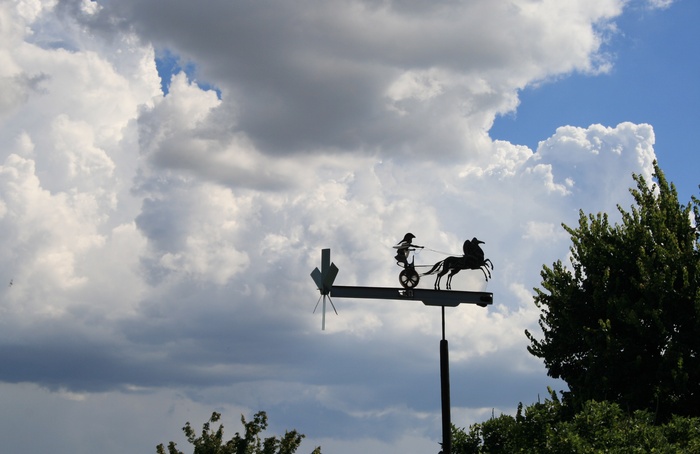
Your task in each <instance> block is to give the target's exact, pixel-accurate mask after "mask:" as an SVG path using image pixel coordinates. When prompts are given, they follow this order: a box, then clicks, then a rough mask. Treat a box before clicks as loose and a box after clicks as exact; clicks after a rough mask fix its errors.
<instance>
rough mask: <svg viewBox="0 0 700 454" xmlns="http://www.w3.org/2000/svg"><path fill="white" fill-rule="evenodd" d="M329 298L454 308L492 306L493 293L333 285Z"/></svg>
mask: <svg viewBox="0 0 700 454" xmlns="http://www.w3.org/2000/svg"><path fill="white" fill-rule="evenodd" d="M330 294H331V296H332V297H335V298H367V299H379V300H409V301H422V302H423V304H425V305H426V306H448V307H455V306H459V305H460V304H463V303H464V304H476V305H479V306H481V307H486V306H488V305H489V304H493V293H489V292H463V291H457V290H429V289H423V288H413V289H407V288H392V287H347V286H342V285H334V286H333V287H332V288H331V293H330Z"/></svg>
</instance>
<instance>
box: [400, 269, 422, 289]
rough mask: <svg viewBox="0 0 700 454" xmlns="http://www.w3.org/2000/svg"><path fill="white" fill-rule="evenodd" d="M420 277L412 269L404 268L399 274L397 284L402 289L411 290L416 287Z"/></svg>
mask: <svg viewBox="0 0 700 454" xmlns="http://www.w3.org/2000/svg"><path fill="white" fill-rule="evenodd" d="M418 281H420V276H419V275H418V273H417V272H416V270H415V269H414V268H406V269H404V270H403V271H401V273H399V282H401V286H402V287H403V288H413V287H415V286H416V285H418Z"/></svg>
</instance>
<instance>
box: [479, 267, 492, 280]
mask: <svg viewBox="0 0 700 454" xmlns="http://www.w3.org/2000/svg"><path fill="white" fill-rule="evenodd" d="M479 269H480V270H481V272H482V273H484V279H486V282H488V281H489V277H491V273H489V274H488V275H486V272H487V271H488V268H487V269H484V267H481V268H479Z"/></svg>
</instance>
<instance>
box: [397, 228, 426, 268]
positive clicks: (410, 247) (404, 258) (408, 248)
mask: <svg viewBox="0 0 700 454" xmlns="http://www.w3.org/2000/svg"><path fill="white" fill-rule="evenodd" d="M415 237H416V236H415V235H414V234H412V233H410V232H409V233H407V234H406V235H404V237H403V240H401V241H399V242H398V243H396V246H394V248H395V249H396V255H395V256H394V259H395V260H396V263H397V265H400V266H403V267H404V268H407V267H409V266H412V265H413V261H411V263H410V264H409V263H408V255H409V253H411V252H413V251H415V250H416V249H423V246H418V245H417V244H413V239H414V238H415Z"/></svg>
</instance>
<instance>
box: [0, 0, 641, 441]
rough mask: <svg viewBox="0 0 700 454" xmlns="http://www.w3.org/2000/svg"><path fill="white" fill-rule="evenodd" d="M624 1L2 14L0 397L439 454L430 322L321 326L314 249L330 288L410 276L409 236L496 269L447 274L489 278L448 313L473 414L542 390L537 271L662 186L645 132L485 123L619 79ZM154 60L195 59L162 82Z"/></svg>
mask: <svg viewBox="0 0 700 454" xmlns="http://www.w3.org/2000/svg"><path fill="white" fill-rule="evenodd" d="M623 5H624V2H621V1H613V0H609V1H602V2H593V3H592V2H585V1H580V2H568V3H567V4H566V5H563V4H562V3H561V2H557V1H554V0H552V1H543V2H536V3H533V2H528V1H516V2H510V3H509V4H508V5H504V4H502V3H500V2H490V1H486V0H478V1H471V2H466V3H459V4H457V3H454V2H438V3H433V4H431V6H430V8H427V7H426V5H425V4H422V3H419V2H372V1H332V2H322V3H318V2H311V1H307V2H302V3H295V4H292V3H289V2H274V1H264V2H260V1H256V2H235V3H232V2H223V1H216V2H210V3H209V4H208V5H207V7H206V8H202V6H201V5H199V4H195V3H193V2H186V1H177V2H167V4H166V3H164V2H160V1H156V0H148V1H138V2H135V1H131V0H125V1H119V2H87V1H77V0H61V1H17V2H14V3H11V4H10V3H3V4H1V5H0V21H1V22H2V23H3V24H8V26H7V27H2V31H0V33H2V34H3V40H2V44H0V46H2V48H0V61H2V62H3V65H0V71H2V73H0V77H3V78H4V79H3V80H4V81H7V83H6V84H5V83H3V84H2V85H1V86H0V87H2V88H0V145H2V146H1V147H0V153H1V154H0V229H1V231H2V232H3V235H2V237H1V238H0V251H2V256H3V257H5V258H6V260H4V261H3V262H2V263H0V278H1V279H4V280H5V281H6V282H9V281H10V280H12V282H13V285H12V286H7V287H5V288H2V287H0V298H1V300H0V301H2V303H1V305H0V314H1V315H2V317H0V328H2V330H0V331H2V333H3V334H2V339H1V341H0V358H2V360H3V363H4V364H6V365H7V366H8V367H4V368H3V370H2V371H0V380H2V381H3V382H4V383H3V384H2V385H1V386H0V399H2V400H3V401H6V402H13V397H12V393H13V392H14V391H15V390H19V391H21V395H22V396H28V397H27V400H28V401H29V402H28V405H29V406H38V405H39V403H40V402H49V403H50V405H49V410H48V411H49V412H51V413H52V414H59V413H63V412H64V410H65V409H66V408H68V407H70V408H71V409H72V411H74V412H75V413H74V414H76V415H77V417H79V418H88V419H89V418H90V416H89V415H91V414H92V413H91V411H92V410H94V409H95V408H99V407H100V406H101V405H108V406H109V407H110V408H115V415H113V416H111V417H110V420H112V419H111V418H114V419H117V420H119V421H118V422H117V423H118V424H124V425H125V427H126V426H128V427H133V421H135V420H137V419H139V418H133V417H127V416H125V415H129V414H132V415H133V414H141V415H143V414H144V413H142V411H143V410H144V408H147V409H148V411H147V412H146V414H147V415H150V416H152V417H153V418H154V419H158V418H159V417H160V416H163V415H166V414H167V415H169V416H168V418H167V421H168V422H169V423H170V422H172V421H173V420H174V419H178V418H179V419H178V421H176V422H174V423H173V424H171V425H170V426H169V429H173V428H174V429H175V430H176V428H177V427H179V426H180V425H181V424H182V423H183V422H184V421H185V420H190V421H192V422H193V423H196V422H197V421H200V420H201V421H203V420H204V419H205V418H206V410H205V408H207V407H215V408H222V407H223V408H225V409H228V410H232V411H234V412H239V411H246V412H247V411H254V410H259V409H265V410H268V411H269V412H270V414H271V420H272V421H273V423H275V424H280V429H282V430H283V429H285V428H291V427H296V428H298V429H299V430H301V431H302V432H305V433H307V434H308V435H310V437H311V438H312V439H314V440H320V441H321V442H322V443H323V444H324V446H330V447H333V448H334V449H335V448H337V451H334V452H358V451H362V450H363V449H364V447H366V448H367V449H372V450H375V452H380V451H382V452H383V451H385V450H386V446H387V443H390V442H391V443H393V445H409V444H410V445H411V446H415V445H416V444H422V445H424V446H428V445H434V443H436V441H435V440H438V439H439V426H440V425H439V420H438V417H439V416H438V415H439V411H438V405H439V390H438V388H437V385H438V383H439V381H438V379H437V376H438V375H437V374H438V368H437V352H438V339H439V333H440V328H441V326H440V325H441V321H440V316H439V311H437V310H435V308H430V307H425V306H423V305H420V304H418V303H415V304H414V303H407V302H405V301H393V302H391V301H354V300H334V304H335V305H336V307H337V309H338V312H339V314H340V315H339V316H337V317H336V316H335V314H331V313H330V309H329V313H328V314H327V317H328V320H327V326H328V329H327V332H320V314H318V313H316V314H312V313H311V312H312V310H313V306H314V304H315V303H316V300H317V298H318V294H317V292H316V291H315V289H314V285H313V282H312V281H311V279H310V277H309V272H310V271H311V270H312V269H313V268H314V267H316V266H319V260H320V254H319V250H320V249H321V248H324V247H330V248H331V249H332V260H333V261H334V262H335V263H336V265H338V267H339V268H340V274H339V276H338V278H337V281H336V282H337V283H338V284H341V285H377V286H396V285H397V284H398V282H397V275H398V271H399V268H398V267H396V266H395V265H394V262H393V260H392V257H393V253H394V252H393V251H394V250H393V249H392V246H393V245H394V244H395V243H396V242H397V241H398V240H399V239H400V238H401V237H402V236H403V234H404V233H406V232H408V231H411V232H413V233H414V234H415V235H416V236H417V240H416V242H417V243H418V244H423V245H425V246H426V249H425V250H423V251H422V252H420V254H419V255H418V256H417V257H416V263H419V264H421V265H432V264H433V263H435V262H437V261H438V260H441V259H442V258H443V257H444V256H445V254H455V255H458V254H460V251H461V246H462V242H463V241H464V240H465V239H468V238H471V237H473V236H477V237H478V238H479V239H481V240H483V241H485V244H484V250H485V251H486V254H487V256H488V257H489V258H490V259H491V260H492V261H493V262H494V264H495V266H496V269H495V270H494V277H493V279H492V280H491V281H489V282H485V281H484V280H483V276H482V274H481V273H478V272H473V273H471V272H463V273H460V274H459V275H457V276H456V277H455V280H454V285H455V288H459V289H476V290H485V291H490V292H494V294H495V295H496V296H495V304H494V305H493V306H491V307H489V308H488V309H483V308H480V307H466V306H460V307H458V308H454V309H451V310H449V311H448V320H447V333H448V336H449V339H450V343H451V358H452V367H453V369H452V370H453V383H455V384H456V385H455V386H454V388H455V391H454V397H453V402H454V405H455V408H457V409H459V414H464V415H467V414H470V415H478V414H483V411H484V408H503V409H508V408H512V406H514V405H515V404H516V403H517V402H518V401H519V400H524V401H526V402H527V401H528V400H532V399H534V397H533V396H534V395H535V394H536V393H538V392H542V390H543V389H544V386H546V385H545V383H551V382H548V381H547V380H546V377H544V371H543V369H542V367H541V364H539V363H538V362H537V361H535V360H534V359H532V358H531V357H529V356H528V355H527V353H526V351H525V341H526V340H525V339H524V336H523V331H524V329H526V328H528V329H533V327H535V328H536V320H537V315H538V314H537V311H536V308H534V307H532V305H531V304H530V301H529V295H530V289H531V288H532V287H533V286H535V285H537V279H538V272H539V268H540V267H541V265H542V263H551V262H552V261H554V260H556V259H559V258H564V257H565V255H566V250H567V243H566V241H567V238H566V236H565V235H563V234H562V231H561V228H560V227H559V225H560V223H561V222H567V223H572V222H574V221H575V220H576V218H577V212H578V209H579V208H584V209H585V210H588V211H594V212H597V211H609V212H610V211H614V207H615V204H616V203H620V202H622V203H623V204H624V200H626V197H628V195H627V188H628V187H629V186H630V185H631V184H632V179H631V173H632V172H636V173H641V174H642V175H645V176H650V171H651V162H652V160H653V159H654V150H653V145H654V133H653V129H652V127H651V126H649V125H644V124H642V125H635V124H631V123H622V124H619V125H605V126H604V125H591V126H588V127H585V128H581V127H573V126H563V127H561V128H559V129H558V130H557V131H556V132H555V133H554V134H553V135H552V136H551V137H549V138H543V140H542V142H541V143H540V145H539V147H538V149H537V150H531V149H529V148H527V147H524V146H522V145H517V144H511V143H508V142H505V141H493V140H492V139H491V138H490V137H489V135H488V130H489V128H490V127H491V125H492V123H493V120H494V118H495V116H496V115H497V114H499V113H505V112H509V111H512V110H513V109H515V108H516V107H517V104H518V96H517V93H518V90H519V89H521V88H523V87H524V86H526V85H528V84H532V83H538V82H541V81H543V80H548V79H550V78H556V77H561V76H564V75H566V74H569V73H571V72H572V71H579V72H586V73H596V72H600V71H605V70H606V68H607V67H608V65H609V63H610V62H609V61H608V60H606V58H605V55H604V52H602V47H601V46H602V43H603V42H604V40H605V38H606V34H607V33H609V31H610V30H611V21H612V20H613V19H614V18H615V17H616V16H617V15H619V14H620V13H621V11H622V7H623ZM163 49H167V50H168V51H170V52H172V53H174V54H175V55H179V56H180V57H181V58H182V59H183V61H191V62H194V64H195V66H196V71H195V72H194V75H191V76H190V77H188V76H187V75H185V74H184V73H178V74H175V75H172V79H171V80H170V81H169V82H170V89H169V92H168V94H167V95H164V94H163V93H162V91H161V81H160V79H159V76H158V73H157V71H156V65H155V62H154V58H155V55H156V50H163ZM198 78H199V79H200V80H201V81H204V82H208V83H210V84H213V85H215V86H216V87H219V88H220V90H221V92H220V96H219V94H218V93H217V92H215V91H212V90H207V89H206V88H201V87H202V86H204V85H198V83H197V80H196V79H198ZM0 282H1V281H0ZM421 285H422V286H425V287H430V286H432V280H431V279H429V278H428V277H424V278H423V279H422V282H421ZM19 383H24V384H21V385H20V384H19ZM457 384H458V385H457ZM558 386H560V384H558ZM37 389H39V391H37ZM47 390H48V391H47ZM504 390H505V391H504ZM134 396H140V397H143V399H144V400H143V402H141V400H140V398H136V397H134ZM144 402H145V403H144ZM114 405H116V407H113V406H114ZM187 408H193V409H195V410H194V411H193V413H195V414H194V415H192V414H191V413H189V412H188V411H187ZM202 414H204V416H202ZM86 415H87V416H86ZM101 415H102V417H103V418H106V416H104V414H103V413H101ZM234 416H235V415H234ZM275 418H278V419H275ZM129 419H131V420H132V422H131V423H129V422H128V420H129ZM44 424H47V423H45V422H44ZM138 424H139V425H140V424H146V425H147V424H149V421H139V422H138ZM460 424H461V425H464V423H460ZM0 426H2V425H0ZM3 427H10V428H11V427H12V426H3ZM157 428H158V430H161V429H165V427H164V426H158V427H157ZM379 428H381V430H380V429H379ZM7 430H12V431H14V429H7ZM71 430H74V428H73V429H71ZM56 432H57V433H58V432H61V431H60V430H58V429H56ZM13 433H14V432H8V433H5V435H7V437H10V436H13V437H15V438H13V440H19V439H18V438H17V437H16V436H15V435H12V434H13ZM71 433H72V432H71ZM103 433H104V432H97V434H98V435H101V434H103ZM120 433H121V434H122V435H123V433H124V432H120ZM170 433H172V430H170V431H168V432H163V435H162V436H161V435H159V436H158V438H156V439H155V440H152V441H151V439H149V438H148V437H146V436H145V435H144V434H143V433H142V432H140V436H139V437H137V438H135V439H134V440H131V441H128V440H127V441H125V442H124V443H125V444H128V443H132V444H131V445H130V447H131V448H132V450H141V449H146V450H147V449H151V448H152V446H144V443H152V445H155V444H157V443H159V442H162V441H165V438H168V437H172V436H170V435H168V434H170ZM98 435H96V437H97V436H98ZM3 438H6V437H5V436H3ZM98 438H99V437H98ZM107 438H112V437H107ZM122 438H123V437H122ZM103 439H104V437H103ZM83 441H84V440H83ZM13 443H19V441H14V442H13ZM92 443H93V444H90V443H89V442H85V443H82V444H81V446H94V441H92ZM35 446H36V449H37V450H38V449H40V445H39V444H37V445H35ZM124 446H126V445H120V446H119V447H113V448H105V450H106V451H107V452H117V451H119V452H123V451H124V450H125V449H124ZM435 446H436V445H435ZM18 449H19V448H18ZM75 449H77V448H76V447H75V446H73V447H70V448H66V450H65V451H64V452H76V451H75ZM110 449H111V451H110ZM127 450H128V449H127ZM367 452H369V451H367Z"/></svg>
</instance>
